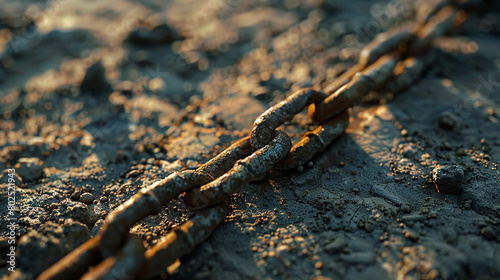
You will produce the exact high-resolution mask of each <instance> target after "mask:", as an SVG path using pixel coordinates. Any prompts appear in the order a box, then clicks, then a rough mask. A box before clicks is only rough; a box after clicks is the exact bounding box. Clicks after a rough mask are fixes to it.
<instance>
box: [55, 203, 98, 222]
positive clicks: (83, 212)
mask: <svg viewBox="0 0 500 280" xmlns="http://www.w3.org/2000/svg"><path fill="white" fill-rule="evenodd" d="M52 215H53V217H54V219H55V220H56V221H57V220H58V219H61V218H62V219H67V218H71V219H73V220H75V221H78V222H80V223H82V224H85V225H87V226H89V227H90V226H91V224H90V213H89V208H88V206H87V205H86V204H84V203H81V202H75V201H72V200H70V199H68V198H67V199H65V200H63V201H61V203H60V204H59V207H58V208H57V209H56V210H54V212H53V213H52Z"/></svg>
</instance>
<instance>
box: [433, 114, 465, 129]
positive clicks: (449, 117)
mask: <svg viewBox="0 0 500 280" xmlns="http://www.w3.org/2000/svg"><path fill="white" fill-rule="evenodd" d="M438 122H439V127H441V128H443V129H450V130H451V129H454V128H455V127H457V126H458V123H459V122H460V118H459V117H457V116H455V115H454V114H453V113H451V112H444V113H442V114H441V115H440V116H439V118H438Z"/></svg>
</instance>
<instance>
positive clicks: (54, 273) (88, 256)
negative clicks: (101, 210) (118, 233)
mask: <svg viewBox="0 0 500 280" xmlns="http://www.w3.org/2000/svg"><path fill="white" fill-rule="evenodd" d="M100 239H101V237H100V236H99V235H97V236H94V237H92V238H91V239H89V240H87V241H86V242H85V243H83V244H82V245H80V246H79V247H78V248H76V249H75V250H73V251H72V252H71V253H69V254H68V255H67V256H65V257H64V258H62V259H60V260H59V261H58V262H57V263H55V264H54V265H52V266H51V267H50V268H48V269H47V270H45V271H44V272H43V273H42V274H40V276H38V278H37V279H38V280H66V279H78V278H80V277H81V276H82V275H83V274H84V273H85V272H86V271H87V270H88V268H89V267H90V266H93V265H95V264H97V263H99V262H100V261H101V250H100V249H99V241H100Z"/></svg>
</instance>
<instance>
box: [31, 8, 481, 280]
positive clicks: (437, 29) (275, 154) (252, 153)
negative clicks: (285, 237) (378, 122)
mask: <svg viewBox="0 0 500 280" xmlns="http://www.w3.org/2000/svg"><path fill="white" fill-rule="evenodd" d="M484 2H485V0H444V1H433V5H431V4H430V3H429V2H426V3H424V4H422V5H421V7H419V8H418V9H417V20H416V23H415V25H414V28H413V29H410V28H397V29H393V30H390V31H388V32H385V33H382V34H379V35H378V36H377V37H376V38H375V39H374V40H373V41H372V42H371V43H369V44H368V45H367V46H366V47H365V48H364V49H363V50H362V51H361V53H360V56H359V60H358V64H357V65H355V66H353V67H352V68H350V69H348V70H347V71H346V72H345V73H344V74H342V75H341V76H340V77H338V78H337V79H336V80H335V81H333V82H332V83H331V84H329V85H328V86H326V87H325V88H324V90H323V91H318V90H314V89H311V88H303V89H300V90H298V91H296V92H295V93H294V94H292V95H290V96H289V97H288V98H286V99H285V100H283V101H282V102H280V103H278V104H277V105H275V106H273V107H271V108H270V109H268V110H267V111H266V112H264V113H263V114H262V115H260V116H259V117H258V118H257V119H256V121H255V123H254V125H253V128H252V131H251V133H250V136H249V137H245V138H242V139H240V140H239V141H237V142H236V143H235V144H233V145H231V146H230V147H229V148H227V149H226V150H224V151H223V152H222V153H220V154H219V155H218V156H216V157H215V158H213V159H212V160H210V161H208V162H207V163H205V164H203V165H202V166H200V167H199V168H198V169H196V170H183V171H179V172H175V173H173V174H171V175H170V176H168V177H166V178H164V179H162V180H160V181H158V182H156V183H154V184H152V185H150V186H148V187H145V188H143V189H141V191H140V192H139V193H137V194H135V195H134V196H132V197H131V198H130V199H129V200H127V201H126V202H125V203H123V204H121V205H120V206H119V207H118V208H116V209H115V210H114V211H112V212H111V213H110V214H109V215H108V216H107V217H106V221H105V223H104V225H103V227H102V229H101V231H100V233H99V234H98V235H97V236H95V237H93V238H91V239H89V240H88V241H87V242H85V243H83V244H82V245H81V246H80V247H78V248H77V249H75V250H74V251H73V252H71V253H70V254H68V255H67V256H65V257H64V258H63V259H61V260H60V261H59V262H57V263H56V264H54V265H53V266H51V267H50V268H49V269H47V270H45V271H44V272H43V273H42V274H41V275H40V276H39V277H38V279H42V280H46V279H77V278H80V277H82V278H83V279H114V278H116V275H120V274H122V275H123V274H125V275H138V276H140V277H141V279H142V278H144V279H147V278H151V277H154V276H157V275H159V274H162V273H166V272H167V267H168V266H170V265H172V264H174V263H175V262H176V261H177V260H178V259H179V258H180V257H182V256H185V255H187V254H190V253H191V252H192V251H193V250H194V248H195V247H196V246H197V245H198V244H200V243H201V242H203V240H205V239H206V238H207V237H208V236H209V235H210V234H211V232H212V231H213V229H215V228H216V227H217V226H218V225H219V224H220V223H222V222H223V220H224V218H225V216H226V214H227V210H228V198H229V197H230V195H231V194H233V193H235V192H236V191H237V190H238V189H239V188H240V187H242V186H244V185H245V184H247V183H248V182H250V181H252V180H256V179H260V178H262V176H264V175H265V174H266V173H267V172H269V171H270V170H271V169H274V170H286V169H291V168H297V167H299V166H302V165H304V164H306V163H307V162H309V161H310V160H311V158H312V157H313V156H314V155H315V154H317V153H318V152H321V151H324V150H325V149H326V147H327V146H328V145H329V144H330V143H331V142H332V141H333V140H335V139H336V138H337V137H339V136H340V135H341V134H342V133H343V132H344V131H345V129H346V127H347V126H348V123H349V114H348V108H350V107H351V106H353V105H354V104H355V103H356V102H358V101H359V100H360V99H361V98H362V97H363V96H365V95H366V94H368V93H369V92H370V91H372V90H380V89H383V90H387V91H390V92H393V93H397V92H399V91H401V90H403V89H404V88H406V87H408V86H409V85H411V84H412V83H414V82H415V81H416V80H417V79H418V77H419V76H420V75H421V73H422V72H423V71H424V70H425V68H426V67H427V66H428V65H429V64H430V62H431V61H433V58H434V52H433V51H429V50H430V49H431V46H432V43H433V42H434V40H435V39H436V38H438V37H441V36H443V35H445V34H446V33H447V32H450V31H451V29H452V28H453V27H456V26H458V25H460V24H462V23H463V22H464V21H465V19H466V17H467V14H466V13H465V10H466V9H474V8H475V7H477V6H478V5H480V4H483V3H484ZM419 5H420V3H419ZM305 108H307V112H308V115H309V116H310V118H311V119H312V120H313V121H314V122H316V123H319V125H318V126H317V127H316V129H314V130H313V131H310V132H307V133H305V135H304V136H303V138H302V139H301V140H300V141H299V142H298V143H297V144H295V145H294V146H293V147H291V146H292V145H291V140H290V138H289V137H288V135H286V134H285V133H284V132H281V131H278V130H276V129H277V128H278V127H279V126H280V125H282V124H283V123H284V122H286V121H288V120H291V119H292V118H293V117H294V116H295V115H296V114H298V113H299V112H301V111H302V110H304V109H305ZM182 193H186V196H185V198H184V200H185V203H186V205H187V206H188V207H190V208H195V209H202V210H201V211H199V212H198V213H197V214H195V215H194V216H193V217H192V218H191V219H189V220H188V221H187V222H185V223H183V224H182V225H181V226H179V227H176V228H174V229H173V230H172V231H171V232H170V233H169V234H167V235H166V236H164V237H163V238H162V239H161V240H160V241H159V242H158V243H157V244H156V245H155V246H153V247H152V248H150V249H148V250H146V249H145V248H144V246H143V245H142V241H141V240H140V239H139V238H138V237H136V236H134V235H131V234H129V229H130V228H131V227H132V226H133V225H134V224H135V223H137V222H138V221H140V220H142V219H143V218H145V217H147V216H148V215H155V214H157V213H158V212H160V211H161V208H162V207H163V205H164V204H166V203H167V202H169V201H170V200H172V199H174V198H176V197H178V196H179V195H181V194H182ZM91 266H95V267H94V269H92V270H90V271H88V268H89V267H91Z"/></svg>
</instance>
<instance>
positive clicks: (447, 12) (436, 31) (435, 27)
mask: <svg viewBox="0 0 500 280" xmlns="http://www.w3.org/2000/svg"><path fill="white" fill-rule="evenodd" d="M466 18H467V14H466V13H465V12H464V11H460V10H458V11H457V9H456V8H455V7H454V6H452V5H448V6H445V7H443V8H442V9H441V10H439V11H438V12H437V13H436V14H435V15H433V16H432V17H431V18H430V19H429V21H428V22H427V23H426V24H425V25H424V26H423V27H422V28H420V29H419V30H418V31H417V36H418V40H416V41H414V42H413V43H412V44H411V45H410V46H409V48H408V52H409V53H410V54H417V53H422V52H424V51H426V50H428V49H429V48H430V47H431V46H432V43H433V42H434V40H435V39H436V38H438V37H442V36H443V35H445V34H446V33H447V32H449V31H450V30H451V29H452V27H454V26H458V25H460V24H462V23H463V22H464V21H465V19H466Z"/></svg>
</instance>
